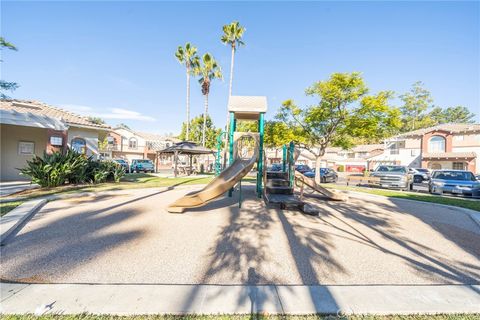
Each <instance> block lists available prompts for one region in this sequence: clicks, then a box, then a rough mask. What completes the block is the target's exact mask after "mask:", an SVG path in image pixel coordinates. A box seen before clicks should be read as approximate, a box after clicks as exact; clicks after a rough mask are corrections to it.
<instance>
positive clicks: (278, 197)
mask: <svg viewBox="0 0 480 320" xmlns="http://www.w3.org/2000/svg"><path fill="white" fill-rule="evenodd" d="M228 110H229V113H230V126H229V128H230V131H229V132H228V135H229V140H228V141H229V146H228V150H229V161H228V163H229V165H228V167H227V168H225V169H224V170H223V171H221V172H219V171H220V170H219V168H218V167H219V165H220V161H219V158H217V162H216V170H217V171H218V172H219V174H218V175H217V176H216V177H215V178H214V179H213V180H212V181H211V182H210V183H209V184H207V185H206V186H205V187H204V188H202V189H201V190H198V191H194V192H191V193H188V194H186V195H185V196H183V197H181V198H180V199H178V200H176V201H175V202H173V203H172V204H170V205H169V206H168V208H167V211H169V212H172V213H182V212H184V210H185V209H188V208H196V207H200V206H203V205H205V204H207V203H209V202H211V201H212V200H214V199H216V198H218V197H220V196H222V195H223V194H225V193H226V192H228V196H229V197H232V195H233V191H234V187H235V186H236V185H238V191H239V207H241V205H242V179H243V177H245V176H246V175H247V174H248V173H249V172H250V171H251V170H252V169H253V167H254V166H255V164H256V165H257V176H256V194H257V196H258V197H259V198H262V197H263V199H264V201H265V203H267V204H268V203H272V204H279V205H280V208H282V209H284V208H287V207H292V206H293V207H296V208H298V209H300V210H303V209H304V201H303V200H302V197H303V190H304V187H305V186H307V187H309V188H311V189H312V190H314V191H316V192H319V193H321V194H323V195H324V196H326V197H327V198H329V199H332V200H337V201H346V200H347V198H346V196H345V195H344V194H341V193H338V192H334V191H330V190H327V189H325V188H323V187H321V186H320V185H318V184H317V183H316V182H315V180H314V179H310V178H307V177H304V176H303V175H302V174H300V173H298V172H296V171H295V161H296V160H297V158H298V156H299V154H300V151H299V150H298V149H296V148H295V144H294V143H293V142H291V143H290V144H289V146H288V147H287V146H286V145H285V146H284V147H283V163H282V171H276V172H270V171H267V170H266V166H265V163H266V160H267V159H266V156H265V153H264V150H263V139H264V127H265V120H264V116H265V113H266V112H267V99H266V97H261V96H231V97H230V99H229V102H228ZM238 120H250V121H257V122H258V132H237V131H236V128H237V121H238ZM223 134H224V133H222V134H221V135H220V136H219V138H218V141H219V143H220V141H221V140H222V135H223ZM247 137H248V138H251V139H252V140H253V141H254V147H253V154H252V155H249V156H246V157H242V155H241V147H240V145H241V142H242V141H243V140H244V139H245V138H247ZM219 153H220V152H218V154H219ZM295 185H299V186H300V187H301V195H300V197H298V196H296V195H295V194H294V188H295Z"/></svg>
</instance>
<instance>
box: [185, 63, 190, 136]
mask: <svg viewBox="0 0 480 320" xmlns="http://www.w3.org/2000/svg"><path fill="white" fill-rule="evenodd" d="M189 135H190V67H188V66H187V132H186V134H185V140H186V141H188V139H189Z"/></svg>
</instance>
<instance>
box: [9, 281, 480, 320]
mask: <svg viewBox="0 0 480 320" xmlns="http://www.w3.org/2000/svg"><path fill="white" fill-rule="evenodd" d="M478 292H480V286H479V285H426V286H424V285H420V286H418V285H417V286H415V285H363V286H359V285H345V286H341V285H339V286H335V285H331V286H325V285H313V286H305V285H258V286H255V285H202V284H197V285H195V284H192V285H166V284H19V283H16V284H14V283H2V284H1V310H0V312H1V313H2V314H28V313H29V314H35V315H42V314H47V313H50V314H81V313H89V314H111V315H146V314H251V313H268V314H292V315H293V314H296V315H300V314H436V313H446V314H447V313H450V314H451V313H479V312H480V295H479V294H478Z"/></svg>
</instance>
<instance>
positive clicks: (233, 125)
mask: <svg viewBox="0 0 480 320" xmlns="http://www.w3.org/2000/svg"><path fill="white" fill-rule="evenodd" d="M236 124H237V121H236V120H235V113H234V112H230V128H229V133H228V149H229V159H228V165H231V164H232V163H233V160H234V159H233V142H234V141H233V134H234V132H235V129H236ZM232 194H233V188H232V189H230V190H229V191H228V196H229V197H231V196H232Z"/></svg>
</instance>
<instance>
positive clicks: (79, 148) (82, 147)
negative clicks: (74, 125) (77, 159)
mask: <svg viewBox="0 0 480 320" xmlns="http://www.w3.org/2000/svg"><path fill="white" fill-rule="evenodd" d="M71 145H72V150H74V151H76V152H78V153H81V154H85V153H87V143H86V142H85V139H82V138H73V139H72V143H71Z"/></svg>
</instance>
